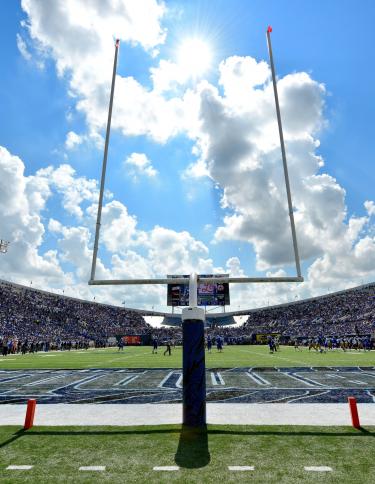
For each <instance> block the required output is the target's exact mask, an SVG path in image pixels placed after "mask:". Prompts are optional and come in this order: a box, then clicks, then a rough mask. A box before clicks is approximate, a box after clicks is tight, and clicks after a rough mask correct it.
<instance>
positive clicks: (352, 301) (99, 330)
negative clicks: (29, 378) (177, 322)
mask: <svg viewBox="0 0 375 484" xmlns="http://www.w3.org/2000/svg"><path fill="white" fill-rule="evenodd" d="M270 334H277V335H278V336H279V337H280V341H284V342H287V341H295V340H303V339H304V340H306V341H308V340H311V338H317V337H320V336H324V337H328V338H332V337H335V338H344V337H350V336H352V337H353V336H365V335H370V336H374V334H375V283H374V284H369V285H367V286H361V287H360V288H354V289H351V290H347V291H342V292H339V293H335V294H331V295H327V296H322V297H318V298H313V299H307V300H304V301H299V302H295V303H290V304H284V305H279V306H273V307H269V308H263V309H259V310H253V311H251V312H249V317H248V319H247V321H246V322H245V323H244V324H243V325H242V326H240V327H231V326H227V327H225V326H224V327H223V326H216V327H209V328H207V336H208V335H209V336H210V338H211V339H212V342H213V344H215V341H216V339H217V338H218V337H220V338H222V339H223V341H224V342H225V343H226V344H248V343H255V342H256V338H255V337H256V335H270ZM116 335H122V336H124V335H141V336H142V335H143V336H145V338H144V339H143V341H147V340H148V341H150V342H151V341H152V340H153V339H155V338H156V339H158V341H159V342H160V343H162V342H165V341H173V342H174V344H181V343H182V330H181V327H161V328H153V327H151V326H150V325H149V324H147V323H146V322H145V319H144V317H143V316H142V313H141V312H138V311H134V310H130V309H125V308H121V307H118V306H110V305H104V304H98V303H94V302H89V301H83V300H80V299H74V298H70V297H65V296H61V295H57V294H53V293H48V292H45V291H39V290H35V289H31V288H28V287H25V286H20V285H16V284H11V283H7V282H0V351H2V354H8V353H14V352H21V353H22V352H26V351H31V352H34V351H49V350H51V349H66V350H71V349H82V348H83V349H85V348H86V349H87V348H88V347H89V345H91V346H92V345H94V346H96V347H104V346H106V345H107V344H108V340H109V338H112V339H113V338H114V337H115V336H116Z"/></svg>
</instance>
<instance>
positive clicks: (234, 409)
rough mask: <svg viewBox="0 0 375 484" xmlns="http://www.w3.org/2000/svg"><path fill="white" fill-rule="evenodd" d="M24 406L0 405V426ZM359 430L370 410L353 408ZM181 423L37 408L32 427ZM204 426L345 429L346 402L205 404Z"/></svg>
mask: <svg viewBox="0 0 375 484" xmlns="http://www.w3.org/2000/svg"><path fill="white" fill-rule="evenodd" d="M25 413H26V405H9V404H4V405H0V425H23V422H24V419H25ZM358 413H359V417H360V421H361V425H363V426H368V425H375V405H374V404H373V403H359V404H358ZM181 422H182V405H181V404H138V405H124V404H101V405H95V404H80V405H78V404H40V405H37V407H36V412H35V421H34V425H48V426H66V425H76V426H90V425H111V426H134V425H166V424H180V423H181ZM207 422H208V423H209V424H215V425H224V424H226V425H313V426H336V425H338V426H340V425H351V418H350V412H349V406H348V405H347V404H346V403H317V404H309V403H302V404H298V403H290V404H285V403H281V404H278V403H271V404H267V403H262V404H248V403H208V404H207Z"/></svg>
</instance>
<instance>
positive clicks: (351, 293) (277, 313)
mask: <svg viewBox="0 0 375 484" xmlns="http://www.w3.org/2000/svg"><path fill="white" fill-rule="evenodd" d="M243 329H244V330H245V331H246V332H247V333H248V334H249V333H253V334H270V333H277V334H280V335H283V336H288V337H291V338H315V337H317V336H319V335H324V336H336V337H340V336H350V335H366V334H369V335H371V334H374V333H375V284H368V285H366V286H361V287H360V288H354V289H350V290H347V291H341V292H338V293H334V294H331V295H327V296H321V297H318V298H312V299H306V300H304V301H300V302H296V303H293V304H284V305H280V306H274V307H270V308H266V309H262V310H259V311H254V312H251V313H250V314H249V317H248V319H247V321H246V323H245V325H244V328H243Z"/></svg>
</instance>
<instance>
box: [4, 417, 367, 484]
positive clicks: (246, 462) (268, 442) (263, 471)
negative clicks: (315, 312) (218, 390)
mask: <svg viewBox="0 0 375 484" xmlns="http://www.w3.org/2000/svg"><path fill="white" fill-rule="evenodd" d="M374 437H375V428H371V429H367V430H366V431H365V430H363V431H360V430H354V429H352V428H349V427H331V428H327V427H325V428H321V427H270V426H268V427H262V426H257V427H250V426H241V427H239V426H209V427H208V431H207V432H202V433H200V434H191V433H190V432H188V431H186V430H183V431H181V428H180V426H155V427H127V428H124V427H80V428H77V427H63V428H61V427H59V428H56V427H35V428H34V429H32V430H30V431H27V432H23V431H20V430H19V428H16V427H0V482H4V483H5V482H7V483H8V482H9V483H10V482H12V483H13V482H34V483H53V482H87V483H89V482H115V483H124V482H136V483H146V482H150V483H166V482H180V483H198V484H201V483H217V482H257V483H271V482H274V483H304V482H314V483H316V482H324V483H354V482H358V483H373V482H375V461H374V455H375V438H374ZM9 465H31V466H33V467H32V469H30V470H7V469H6V468H7V467H8V466H9ZM81 466H104V467H105V470H103V471H101V472H95V471H82V470H81V471H80V470H79V467H81ZM155 466H178V469H176V470H173V471H157V470H154V467H155ZM228 466H253V467H254V469H253V470H247V471H233V470H229V468H228ZM305 466H308V467H310V466H318V467H320V466H326V467H329V468H330V469H331V471H327V472H314V471H307V470H305Z"/></svg>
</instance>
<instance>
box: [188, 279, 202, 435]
mask: <svg viewBox="0 0 375 484" xmlns="http://www.w3.org/2000/svg"><path fill="white" fill-rule="evenodd" d="M197 289H198V278H197V274H195V273H193V274H191V275H190V279H189V307H187V308H184V309H183V310H182V339H183V355H182V372H183V380H182V381H183V389H182V402H183V404H182V408H183V418H182V421H183V424H184V425H187V426H189V427H204V426H205V425H206V365H205V354H204V320H205V314H204V309H203V308H198V307H197Z"/></svg>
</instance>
